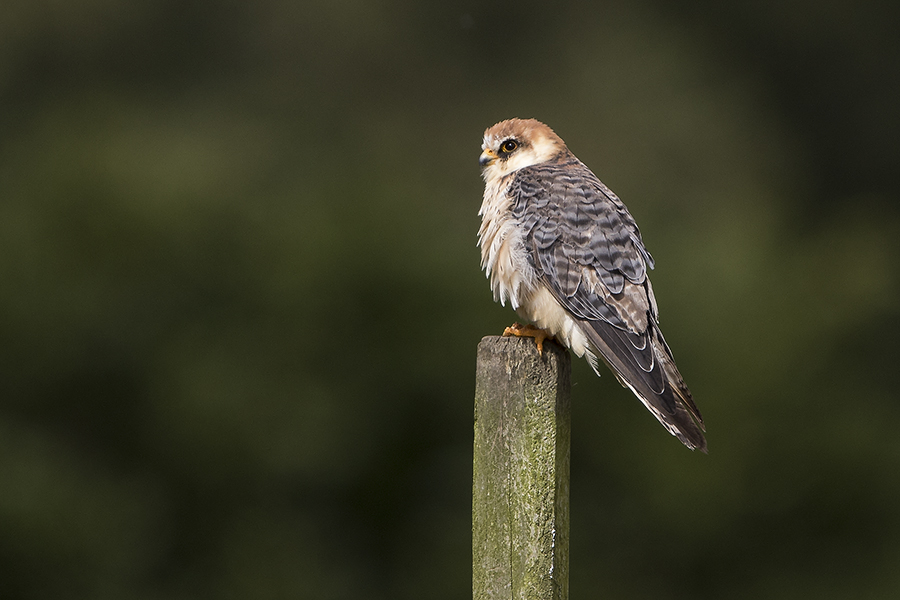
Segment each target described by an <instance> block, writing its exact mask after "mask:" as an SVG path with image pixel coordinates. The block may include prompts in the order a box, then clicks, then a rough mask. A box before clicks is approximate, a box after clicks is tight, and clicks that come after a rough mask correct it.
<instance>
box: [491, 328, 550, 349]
mask: <svg viewBox="0 0 900 600" xmlns="http://www.w3.org/2000/svg"><path fill="white" fill-rule="evenodd" d="M511 335H514V336H516V337H530V338H534V343H536V344H537V348H538V354H540V355H541V356H543V355H544V340H552V339H554V338H553V336H552V335H550V333H549V332H548V331H547V330H546V329H541V328H539V327H535V326H534V325H522V324H521V323H513V324H512V325H511V326H510V327H507V328H506V329H504V330H503V337H509V336H511Z"/></svg>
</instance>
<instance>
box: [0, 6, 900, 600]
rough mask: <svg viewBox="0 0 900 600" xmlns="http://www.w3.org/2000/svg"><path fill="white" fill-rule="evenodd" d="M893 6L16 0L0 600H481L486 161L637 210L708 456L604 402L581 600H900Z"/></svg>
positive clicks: (583, 528)
mask: <svg viewBox="0 0 900 600" xmlns="http://www.w3.org/2000/svg"><path fill="white" fill-rule="evenodd" d="M897 31H900V9H898V5H897V3H896V2H887V1H883V2H879V1H874V0H856V1H849V0H840V1H832V2H821V1H812V0H798V1H795V2H780V1H779V2H776V1H771V0H770V1H763V2H752V1H750V0H739V1H736V2H729V3H719V2H714V1H712V0H700V1H697V2H692V3H685V2H673V1H668V0H639V1H636V2H633V1H625V0H613V1H603V2H588V1H581V2H573V3H565V4H554V3H547V2H536V1H530V0H529V1H520V2H517V3H484V2H475V1H470V0H466V1H461V2H443V3H426V2H413V1H411V0H410V1H404V0H394V1H390V0H385V1H382V2H365V1H362V0H330V1H328V2H325V1H306V2H288V1H285V0H232V1H221V2H209V1H201V0H186V1H185V0H177V1H176V0H150V1H145V2H120V1H116V0H81V1H79V2H71V3H67V2H59V1H55V2H54V1H45V0H38V1H24V0H11V1H7V2H4V3H3V6H2V8H0V597H2V598H4V599H7V598H8V599H19V598H21V599H44V598H53V599H68V598H101V599H105V598H109V599H163V598H165V599H193V598H262V599H268V598H316V599H324V600H330V599H335V600H338V599H357V598H359V599H376V600H377V599H406V598H408V599H419V598H429V599H438V600H440V599H444V598H447V599H449V598H465V597H470V594H471V591H470V575H471V554H470V543H471V542H470V540H471V537H470V536H471V529H470V517H471V513H470V510H471V505H470V503H471V443H472V403H473V391H474V367H475V347H476V345H477V343H478V341H479V340H480V338H481V337H482V336H484V335H490V334H497V333H499V332H500V331H502V329H503V327H504V326H506V325H508V324H509V323H510V322H511V321H512V320H513V319H514V314H513V313H512V311H511V310H510V309H509V308H508V307H507V308H502V307H500V306H499V305H496V304H494V303H493V302H492V300H491V293H490V290H489V287H488V284H487V282H486V281H485V279H484V276H483V274H482V273H481V272H480V270H479V265H478V261H479V255H478V250H477V248H476V245H475V242H476V235H475V233H476V230H477V228H478V224H479V218H478V217H477V215H476V212H477V210H478V207H479V205H480V202H481V194H482V189H483V187H482V181H481V179H480V173H479V169H478V166H477V158H478V154H479V152H480V143H481V134H482V132H483V130H484V129H485V128H486V127H487V126H489V125H491V124H493V123H494V122H496V121H498V120H501V119H504V118H508V117H512V116H519V117H536V118H538V119H540V120H543V121H545V122H547V123H548V124H550V125H551V126H552V127H553V128H554V129H555V130H556V131H557V132H558V133H559V134H560V135H561V136H562V137H563V139H565V140H566V142H567V143H568V145H569V147H570V148H571V149H572V150H573V151H574V152H575V154H576V155H578V156H579V157H580V158H581V159H582V160H584V161H585V162H586V163H587V164H588V165H589V166H591V167H592V168H593V169H594V170H595V171H596V172H597V174H598V175H599V176H600V177H601V178H602V179H603V180H604V181H605V182H606V183H607V184H608V185H609V186H610V187H612V188H613V189H614V190H615V191H616V192H617V193H618V194H619V195H620V196H621V197H622V198H623V199H624V200H625V202H626V203H627V204H628V205H629V207H630V209H631V211H632V213H633V214H634V216H635V218H636V219H637V221H638V223H639V224H640V226H641V230H642V232H643V235H644V239H645V241H646V243H647V245H648V248H649V249H650V251H651V252H652V253H653V254H654V256H655V257H656V259H657V265H658V266H657V270H656V271H655V272H654V274H653V282H654V289H655V290H656V294H657V298H658V299H659V302H660V306H661V315H662V325H663V330H664V331H665V333H666V337H667V340H668V341H669V343H670V345H671V346H672V349H673V350H674V352H675V355H676V357H677V358H678V361H679V366H680V367H681V370H682V372H683V373H684V375H685V378H686V379H687V381H688V383H689V385H690V386H691V388H692V390H693V391H694V395H695V398H696V400H697V403H698V405H699V406H700V408H701V410H702V411H703V414H704V417H705V418H706V422H707V425H708V429H709V445H710V454H709V456H703V455H700V454H696V453H691V452H689V451H687V450H686V449H684V448H683V447H681V445H680V444H679V443H678V442H677V441H676V440H675V439H674V438H672V437H671V436H669V435H667V434H666V432H665V431H664V430H663V429H662V428H661V427H660V426H659V425H658V424H657V423H656V421H655V420H654V419H653V418H652V417H651V416H650V415H649V414H648V413H647V412H646V411H645V410H644V409H643V408H642V407H641V406H640V403H638V402H637V401H636V400H635V399H634V398H633V397H632V396H631V394H630V393H628V392H627V391H626V390H624V389H622V388H621V387H619V386H618V384H617V383H616V382H615V379H614V378H613V377H612V376H609V375H608V374H606V375H605V376H604V377H602V378H599V379H598V378H596V377H595V376H594V375H593V374H592V373H591V372H590V369H589V368H588V367H587V365H586V364H584V363H583V361H578V362H576V364H575V366H574V372H573V383H574V388H573V447H572V499H571V502H572V508H571V519H572V532H571V538H572V539H571V568H570V572H571V577H570V582H571V595H572V598H594V597H605V598H620V599H631V598H633V599H639V598H640V599H643V598H727V599H732V598H734V599H738V598H774V599H780V598H850V597H852V598H871V599H874V598H896V597H898V594H900V568H898V565H900V437H898V434H897V429H898V424H900V391H898V383H897V378H898V374H900V368H898V356H900V352H898V342H897V339H898V336H900V300H898V297H900V207H898V200H900V168H898V165H900V141H898V140H900V111H898V98H900V36H898V35H897Z"/></svg>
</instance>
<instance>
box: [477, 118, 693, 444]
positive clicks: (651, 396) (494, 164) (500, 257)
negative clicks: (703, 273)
mask: <svg viewBox="0 0 900 600" xmlns="http://www.w3.org/2000/svg"><path fill="white" fill-rule="evenodd" d="M479 164H480V165H481V167H482V175H483V177H484V181H485V188H484V201H483V203H482V204H481V210H480V211H479V212H478V214H479V215H480V216H481V227H480V229H479V230H478V245H479V246H480V247H481V267H482V269H484V271H485V273H486V275H487V276H488V278H489V279H490V282H491V289H492V290H493V292H494V300H495V301H498V300H499V301H500V304H501V305H504V306H505V305H506V302H507V301H509V303H510V305H512V307H513V309H515V310H516V312H517V313H518V314H519V315H520V316H521V317H522V318H523V319H526V320H527V321H529V322H530V323H532V324H533V325H525V326H523V325H519V324H518V323H516V324H514V325H513V326H512V327H508V328H507V329H506V331H505V332H504V335H517V336H529V337H534V338H535V341H536V342H537V344H538V350H539V351H541V350H542V349H543V347H542V343H543V341H544V340H545V339H550V338H555V339H556V340H558V341H559V342H561V343H562V344H563V345H564V346H566V347H567V348H570V349H571V350H572V351H573V352H574V353H575V354H576V355H577V356H583V357H585V358H586V359H587V361H588V362H589V363H590V365H591V367H592V368H593V369H594V371H595V372H596V373H597V374H598V375H599V371H598V370H597V367H598V358H599V359H602V360H603V362H605V363H606V364H607V366H609V368H610V369H611V370H612V372H613V373H615V375H616V378H617V379H618V380H619V383H621V384H622V385H623V386H624V387H627V388H629V389H630V390H631V391H632V392H634V395H635V396H637V397H638V399H639V400H640V401H641V402H642V403H643V404H644V406H645V407H647V409H648V410H650V412H651V413H653V416H655V417H656V418H657V419H658V420H659V422H660V423H662V425H663V427H665V428H666V429H667V430H668V431H669V433H671V434H672V435H674V436H675V437H677V438H678V439H679V440H681V442H682V443H683V444H684V445H685V446H687V447H688V448H690V449H691V450H694V449H699V450H701V451H703V452H706V439H705V437H704V431H706V429H705V427H704V425H703V418H702V417H701V416H700V411H699V410H698V409H697V406H696V405H695V404H694V400H693V398H692V397H691V392H690V390H688V387H687V385H686V384H685V383H684V380H683V379H682V377H681V374H680V373H679V372H678V368H677V367H676V366H675V359H674V358H673V356H672V351H671V350H669V346H668V345H667V344H666V341H665V339H664V338H663V334H662V331H660V329H659V316H658V311H657V306H656V298H655V297H654V296H653V288H652V287H651V285H650V279H649V278H648V276H647V270H648V268H650V269H652V268H653V266H654V263H653V258H652V257H651V256H650V253H649V252H647V249H646V248H645V247H644V242H643V240H642V239H641V232H640V231H639V230H638V227H637V224H635V221H634V218H632V216H631V214H630V213H629V212H628V209H627V208H625V205H624V204H623V203H622V201H621V200H619V198H618V196H616V195H615V194H614V193H613V192H612V191H611V190H610V189H609V188H608V187H606V186H605V185H604V184H603V183H602V182H601V181H600V180H599V179H598V178H597V176H596V175H594V173H593V172H591V170H590V169H588V168H587V166H585V164H584V163H582V162H581V161H580V160H578V159H577V158H576V157H575V155H574V154H572V153H571V152H570V151H569V149H568V148H567V147H566V144H565V142H563V141H562V139H560V137H559V136H558V135H556V133H554V132H553V130H552V129H550V128H549V127H548V126H547V125H544V124H543V123H541V122H539V121H536V120H534V119H509V120H507V121H501V122H500V123H497V124H496V125H494V126H493V127H489V128H488V129H487V130H486V131H485V132H484V143H483V144H482V153H481V157H480V159H479Z"/></svg>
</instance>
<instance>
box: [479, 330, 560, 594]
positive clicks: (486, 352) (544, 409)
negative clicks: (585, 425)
mask: <svg viewBox="0 0 900 600" xmlns="http://www.w3.org/2000/svg"><path fill="white" fill-rule="evenodd" d="M570 371H571V359H570V358H569V353H568V352H567V351H566V350H564V349H563V348H561V347H560V346H559V345H557V344H555V343H552V342H547V343H545V344H544V352H543V356H541V355H539V354H538V351H537V346H536V345H535V343H534V340H532V339H527V338H516V337H486V338H484V339H482V340H481V343H480V344H479V345H478V366H477V370H476V383H475V448H474V464H473V466H474V477H473V479H474V482H473V491H472V595H473V598H474V600H489V599H490V600H492V599H495V598H496V599H500V598H502V599H504V600H508V599H520V598H521V599H525V598H527V599H529V600H532V599H538V600H567V599H568V597H569V440H570V405H569V394H570V382H569V379H570Z"/></svg>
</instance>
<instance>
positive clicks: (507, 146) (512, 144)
mask: <svg viewBox="0 0 900 600" xmlns="http://www.w3.org/2000/svg"><path fill="white" fill-rule="evenodd" d="M518 147H519V143H518V142H517V141H516V140H506V141H505V142H503V143H502V144H500V152H502V153H503V154H510V153H512V152H513V151H514V150H515V149H516V148H518Z"/></svg>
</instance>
